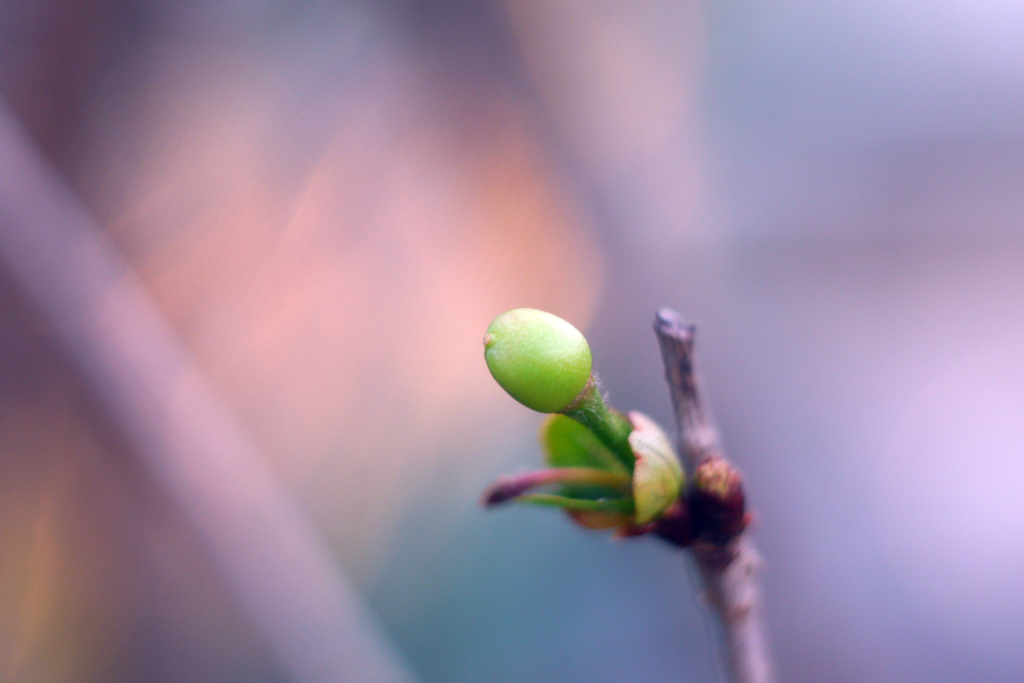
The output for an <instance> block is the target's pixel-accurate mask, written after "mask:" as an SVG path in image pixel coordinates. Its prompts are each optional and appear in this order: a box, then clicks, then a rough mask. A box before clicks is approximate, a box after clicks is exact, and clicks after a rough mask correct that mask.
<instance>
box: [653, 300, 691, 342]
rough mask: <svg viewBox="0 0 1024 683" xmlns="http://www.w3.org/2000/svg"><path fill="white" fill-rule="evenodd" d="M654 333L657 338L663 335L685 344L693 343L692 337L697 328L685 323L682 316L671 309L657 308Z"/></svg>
mask: <svg viewBox="0 0 1024 683" xmlns="http://www.w3.org/2000/svg"><path fill="white" fill-rule="evenodd" d="M654 331H655V332H657V333H658V335H659V336H661V335H665V336H669V337H674V338H676V339H679V340H681V341H684V342H686V343H693V336H694V334H695V333H696V331H697V326H696V325H694V324H693V323H688V322H686V320H685V319H684V318H683V316H681V315H680V314H679V313H677V312H676V311H673V310H672V309H671V308H659V309H658V312H657V314H656V315H655V316H654Z"/></svg>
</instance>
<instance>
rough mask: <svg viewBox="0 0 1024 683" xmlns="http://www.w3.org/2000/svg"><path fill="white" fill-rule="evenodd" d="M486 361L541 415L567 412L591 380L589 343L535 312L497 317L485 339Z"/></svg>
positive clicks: (517, 311)
mask: <svg viewBox="0 0 1024 683" xmlns="http://www.w3.org/2000/svg"><path fill="white" fill-rule="evenodd" d="M484 358H485V359H486V360H487V367H488V369H490V371H491V375H493V376H494V379H495V380H496V381H497V382H498V384H500V385H501V386H502V388H503V389H504V390H505V391H507V392H508V393H509V394H510V395H511V396H512V398H514V399H515V400H517V401H519V402H520V403H522V404H523V405H524V406H526V407H527V408H532V409H533V410H537V411H540V412H542V413H557V412H561V411H562V410H565V408H566V407H568V406H569V405H570V404H571V403H572V402H573V401H574V400H575V399H576V397H577V396H579V394H580V392H582V391H583V390H584V389H585V388H586V386H587V383H588V382H589V381H590V369H591V357H590V346H588V345H587V340H586V339H584V337H583V335H582V334H581V333H580V331H579V330H577V329H576V328H575V327H573V326H572V325H570V324H569V323H567V322H566V321H564V320H562V319H561V318H559V317H558V316H555V315H551V314H550V313H545V312H544V311H538V310H536V309H534V308H517V309H515V310H513V311H508V312H507V313H502V314H501V315H499V316H498V317H497V318H495V319H494V321H493V322H492V323H491V324H490V326H489V327H488V328H487V334H486V336H484Z"/></svg>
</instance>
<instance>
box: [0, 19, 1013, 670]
mask: <svg viewBox="0 0 1024 683" xmlns="http://www.w3.org/2000/svg"><path fill="white" fill-rule="evenodd" d="M0 96H2V99H3V101H4V102H5V103H6V106H7V107H9V108H10V117H11V120H12V121H13V122H15V124H16V125H17V126H19V127H20V130H22V131H24V132H25V133H26V134H27V135H28V136H29V137H30V139H31V141H32V144H33V145H34V147H35V151H36V153H37V154H38V155H39V156H40V158H42V159H44V160H45V161H46V162H47V163H48V164H49V165H50V167H51V168H52V169H53V170H54V172H55V173H56V174H57V176H58V177H59V178H60V179H61V182H63V183H64V184H65V185H66V187H67V188H70V190H71V191H72V192H73V193H74V194H75V195H76V196H77V197H78V198H79V199H80V200H81V202H82V203H83V205H84V208H85V210H86V212H87V213H88V215H89V216H91V217H92V218H93V219H94V220H95V223H96V225H97V226H98V227H99V229H100V231H101V232H102V234H104V235H106V236H109V237H110V238H111V240H112V245H113V247H114V249H116V251H117V252H118V253H120V254H122V255H123V256H124V257H125V259H126V261H127V264H128V265H129V267H130V270H131V272H133V273H134V275H135V276H137V277H138V279H139V281H140V283H141V285H142V287H143V289H144V291H146V292H148V294H149V295H151V296H152V301H153V302H154V304H155V309H156V310H157V311H159V313H160V315H161V316H163V318H165V319H166V321H167V322H168V323H169V329H170V330H171V331H172V334H173V336H174V337H175V338H176V339H178V340H180V341H181V342H182V343H183V345H184V348H185V349H186V350H187V353H188V354H189V357H190V358H191V359H193V360H194V362H195V363H196V365H197V367H198V368H199V369H200V370H201V372H202V374H203V377H204V378H205V380H206V381H208V382H209V384H210V386H212V387H213V390H214V392H215V393H216V395H217V396H218V400H219V401H220V402H221V403H218V405H223V406H226V407H227V409H228V410H229V411H230V413H231V414H232V415H234V416H236V417H237V419H238V421H239V423H240V425H241V428H242V430H243V431H244V433H245V434H246V435H247V437H248V438H251V439H252V442H253V443H254V444H255V445H256V450H257V452H258V455H259V458H260V459H261V460H260V462H261V463H263V462H264V461H265V464H266V466H267V467H268V468H269V472H270V473H271V481H270V483H269V484H267V486H268V487H269V488H268V490H272V491H273V492H274V495H278V494H281V496H283V499H286V500H287V501H288V504H289V505H294V506H295V508H296V509H297V510H299V511H300V516H301V518H302V520H303V524H306V523H309V524H310V525H311V527H312V529H314V531H315V536H316V539H318V542H323V543H324V545H325V547H326V548H327V549H328V550H329V559H328V560H327V563H328V564H330V565H331V567H332V571H334V570H337V572H338V574H339V576H341V577H343V578H341V579H339V580H340V581H343V582H345V585H348V584H351V586H353V587H354V589H355V590H356V591H357V592H358V594H359V595H360V596H362V599H363V600H365V605H364V607H365V608H366V610H367V611H368V612H370V613H372V614H373V615H374V616H373V617H372V621H373V623H374V624H378V625H379V634H380V635H379V638H380V640H382V641H385V642H386V643H389V645H388V646H387V647H391V648H393V650H389V652H394V653H398V654H396V655H393V656H395V657H396V658H398V659H400V660H401V661H402V662H403V666H407V667H408V669H409V670H410V671H412V672H413V676H415V677H416V678H418V679H419V680H422V681H426V682H430V683H459V682H463V681H465V682H470V681H473V682H479V681H495V682H503V681H508V682H513V681H537V680H540V681H547V680H556V679H557V680H564V681H587V682H588V683H599V682H602V681H609V682H610V681H622V680H627V679H628V680H634V681H644V682H647V681H650V682H652V683H654V682H659V681H666V682H667V681H678V680H687V681H717V680H721V674H720V673H719V672H718V666H717V663H716V655H715V648H716V647H717V645H716V636H715V634H714V633H713V632H712V630H711V629H710V624H709V622H708V621H707V620H706V619H705V617H704V616H703V612H702V610H701V608H700V606H699V601H698V600H697V599H696V598H695V596H694V589H693V586H692V585H691V582H690V578H689V576H688V573H687V567H686V565H685V562H684V561H683V560H682V558H681V557H679V556H677V555H676V554H674V553H673V552H671V551H670V550H668V549H667V548H661V547H659V546H658V545H657V544H656V543H655V542H654V541H650V540H641V541H637V542H635V543H634V542H630V543H611V542H609V541H608V540H607V539H606V538H603V537H601V536H600V535H597V534H594V535H586V534H583V533H582V532H580V531H579V530H578V529H575V528H573V527H571V526H570V525H569V524H567V523H566V522H565V520H564V519H563V518H562V517H561V516H559V515H556V514H551V513H550V512H538V511H535V510H508V511H501V512H494V513H484V512H483V511H482V510H481V509H480V508H479V507H478V505H477V500H478V496H479V493H480V491H481V490H482V488H483V487H484V486H485V485H486V484H487V483H488V482H489V481H490V480H491V479H493V478H494V477H495V476H496V475H498V474H499V473H501V472H503V471H507V470H514V469H517V468H527V467H532V466H535V465H536V464H537V463H538V462H539V453H538V448H537V446H536V443H535V436H534V434H535V431H536V427H537V425H538V424H539V421H540V416H539V415H537V414H534V413H531V412H530V411H528V410H526V409H525V408H522V407H520V406H519V405H518V404H516V403H515V402H514V401H512V400H511V399H510V398H508V397H507V396H505V395H504V394H503V393H502V392H501V390H500V389H499V388H498V387H497V386H496V385H495V384H494V383H493V381H492V380H491V379H490V377H489V375H488V374H487V371H486V367H485V365H484V363H483V359H482V353H481V344H480V339H481V337H482V334H483V331H484V329H485V328H486V326H487V323H488V322H489V321H490V320H491V319H492V318H493V317H494V316H495V315H497V314H498V313H500V312H502V311H504V310H506V309H509V308H513V307H519V306H531V307H537V308H543V309H546V310H550V311H552V312H554V313H556V314H558V315H561V316H563V317H565V318H567V319H568V320H570V321H571V322H573V323H574V324H576V325H577V326H578V327H580V328H581V329H583V330H584V331H585V332H586V333H587V336H588V338H589V339H590V342H591V346H592V347H593V351H594V356H595V366H596V368H597V370H598V371H599V372H600V373H601V374H602V377H603V378H604V381H605V385H606V387H607V388H608V390H609V391H610V394H611V400H612V402H613V403H614V404H615V405H616V406H618V407H620V408H622V409H632V408H636V409H640V410H643V411H645V412H648V413H650V414H651V415H652V416H654V417H656V418H657V419H659V420H660V421H662V423H663V424H666V425H669V424H671V418H670V406H669V401H668V393H667V389H666V388H665V386H664V384H663V380H662V371H661V368H660V357H659V355H658V350H657V345H656V343H655V340H654V337H653V334H652V333H651V330H650V322H651V320H652V319H653V313H654V310H655V309H656V308H657V307H659V306H671V307H673V308H676V309H678V310H680V311H682V312H683V313H684V314H686V315H688V316H690V317H692V318H694V319H695V320H696V321H697V323H698V324H699V325H700V336H699V339H698V344H699V347H698V349H699V351H698V354H699V360H700V362H701V363H702V370H703V374H704V379H705V383H706V384H707V386H708V388H709V394H710V399H711V400H712V402H713V404H714V408H715V413H716V416H717V419H718V422H719V425H720V427H721V429H722V432H723V435H724V440H725V444H726V446H727V448H728V449H729V451H730V453H731V455H732V457H733V458H734V459H735V460H736V461H737V463H738V464H739V465H740V467H741V468H742V469H743V470H744V471H745V472H746V475H747V477H748V481H749V489H750V497H751V500H752V504H753V506H754V508H755V510H756V512H757V514H758V523H757V525H756V527H755V529H754V533H755V534H756V538H757V541H758V543H759V545H760V547H761V550H762V552H763V554H764V555H765V558H766V559H765V562H766V568H765V577H766V586H765V588H766V598H767V603H768V612H769V618H770V629H771V639H772V641H773V643H774V646H775V648H776V652H777V656H778V664H779V669H780V673H781V678H782V680H790V681H821V680H828V681H837V682H842V681H864V680H869V681H910V682H912V681H963V680H985V681H1016V680H1019V677H1020V672H1021V671H1022V670H1024V583H1022V581H1021V576H1022V575H1024V9H1022V6H1019V5H1018V4H1015V3H1010V2H1001V1H1000V0H986V1H983V2H970V3H969V2H961V1H960V0H943V1H942V2H940V3H938V4H925V3H919V2H911V3H902V4H900V5H899V6H890V5H885V4H879V3H857V2H852V1H851V0H836V1H834V2H826V3H820V2H819V3H812V2H797V3H790V4H788V5H778V4H777V3H769V2H761V1H755V2H744V3H734V2H697V1H687V2H682V3H680V2H658V1H653V0H652V1H650V2H634V3H608V2H578V1H577V2H573V1H571V0H546V1H541V0H505V1H503V2H502V1H499V0H481V1H478V2H470V1H468V0H466V1H458V0H452V1H448V2H416V1H414V0H405V1H399V0H395V1H384V2H369V1H364V2H337V3H327V2H300V3H289V2H274V1H271V0H264V1H262V2H254V1H249V0H234V1H228V0H216V1H214V2H208V3H198V2H163V1H161V0H84V1H81V2H79V1H71V2H62V3H57V2H46V1H43V2H34V3H29V2H18V1H15V0H10V1H7V2H0ZM0 167H4V169H5V172H6V173H7V174H8V175H9V177H21V176H22V169H21V167H20V166H18V161H17V160H16V159H14V158H12V157H8V158H6V159H5V158H3V157H0ZM24 177H26V178H28V177H29V176H28V175H25V176H24ZM24 182H25V183H26V184H27V183H29V182H30V181H29V180H25V181H24ZM0 203H2V202H0ZM2 209H3V207H0V220H5V221H6V223H5V224H4V226H3V227H4V229H5V230H14V231H16V230H22V229H24V230H31V229H32V226H30V225H22V224H17V223H16V221H14V220H13V219H11V218H10V215H12V214H8V213H4V212H3V210H2ZM15 270H16V268H12V267H11V265H10V263H9V262H5V265H3V266H2V267H0V353H2V357H3V358H4V361H3V362H2V363H0V680H4V681H17V682H19V683H20V682H22V681H24V682H29V681H31V682H39V683H51V682H52V683H58V682H65V681H67V682H72V681H75V682H79V681H81V682H90V681H97V682H98V681H168V682H171V681H286V680H295V673H294V671H293V670H292V669H290V668H289V667H288V666H286V665H284V664H282V658H281V655H280V653H279V652H278V650H276V649H275V648H274V646H273V644H272V643H271V642H270V641H272V640H273V634H272V633H270V634H269V635H268V632H267V630H266V628H265V625H264V622H262V621H260V619H259V618H258V617H254V615H253V611H252V608H251V606H248V607H247V606H245V605H243V604H242V603H243V602H244V600H243V599H241V598H240V597H239V592H238V590H237V586H236V585H235V583H233V581H234V579H232V578H231V576H230V575H228V574H225V572H224V571H223V566H222V565H221V564H219V560H215V559H211V558H217V557H221V555H219V554H218V552H219V551H218V548H217V547H216V546H217V544H218V543H221V542H223V540H224V539H229V540H230V539H231V538H232V535H231V529H230V528H221V529H220V533H221V534H222V535H221V536H210V535H209V534H206V533H205V532H203V531H202V529H203V526H202V524H201V523H200V524H199V525H198V526H197V524H196V522H195V520H194V518H193V517H190V513H189V511H188V509H187V508H188V505H189V503H188V501H187V500H182V499H179V498H176V497H175V495H174V494H173V489H170V488H168V487H167V486H166V485H165V483H163V482H162V481H161V476H160V474H159V472H158V471H157V470H154V469H152V468H151V467H148V466H147V465H144V464H141V463H143V462H148V461H145V460H144V459H143V458H141V456H140V453H139V452H138V451H139V446H138V445H137V442H136V441H133V438H129V437H128V436H126V434H130V433H133V425H131V424H125V422H124V420H123V418H118V417H116V416H114V417H112V413H111V411H110V409H109V406H108V404H107V403H105V401H106V399H105V398H104V396H105V394H104V383H103V379H102V377H100V378H99V379H97V376H96V375H95V374H89V373H88V372H84V371H83V369H82V367H81V360H80V359H79V358H78V357H77V356H75V353H74V351H73V350H71V351H69V349H68V347H67V343H66V341H62V339H63V338H62V337H61V336H60V335H59V334H57V333H56V332H55V328H56V327H59V325H55V323H54V320H53V319H52V317H49V316H48V315H47V314H45V313H44V312H43V308H42V307H41V305H40V303H39V301H37V300H36V299H35V298H34V296H33V294H32V293H31V291H29V290H28V289H26V287H25V286H24V284H23V283H22V282H21V280H19V276H15V275H14V274H13V273H14V271H15ZM120 310H121V309H117V308H116V307H115V308H114V309H112V310H111V311H110V312H109V313H110V314H111V315H112V316H114V318H115V322H116V318H117V316H118V315H120V314H123V311H121V312H120V313H119V311H120ZM128 322H129V323H130V321H128ZM172 379H173V378H172ZM171 384H173V382H172V383H171ZM167 391H168V392H173V391H179V392H180V391H183V390H182V389H181V388H180V387H178V386H177V385H174V386H170V385H169V386H168V388H167ZM178 400H180V401H182V402H183V403H184V404H188V402H189V395H188V393H187V392H186V393H184V394H179V395H178ZM139 429H142V427H139ZM222 481H223V482H226V483H224V486H230V485H231V484H230V482H231V481H232V479H231V476H230V475H226V477H225V478H224V479H223V480H222ZM224 494H225V496H228V498H230V496H229V495H228V494H229V492H228V491H224ZM268 495H269V494H268ZM303 528H305V527H303ZM235 541H236V542H237V543H238V544H239V545H240V546H244V545H245V541H244V540H239V539H235ZM282 561H283V560H282ZM271 597H273V598H274V599H277V600H280V601H281V602H284V603H288V602H289V601H290V600H291V596H290V595H288V594H284V593H282V594H281V595H278V596H271ZM307 597H308V598H309V599H312V600H314V601H315V600H316V596H315V595H312V596H307ZM377 637H378V636H377V635H375V636H374V638H377ZM316 640H317V639H316V634H313V635H312V636H311V637H310V641H309V643H310V644H309V647H310V649H311V651H312V650H313V649H315V648H317V647H330V643H321V644H320V645H317V642H316ZM389 656H390V655H389ZM340 680H353V681H363V680H367V681H370V680H375V679H374V678H373V677H372V676H370V677H367V676H365V675H361V674H358V675H357V674H355V673H353V674H351V675H350V676H341V678H340Z"/></svg>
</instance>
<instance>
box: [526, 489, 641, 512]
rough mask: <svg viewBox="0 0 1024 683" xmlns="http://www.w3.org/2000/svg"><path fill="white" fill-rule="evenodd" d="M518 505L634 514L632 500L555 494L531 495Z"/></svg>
mask: <svg viewBox="0 0 1024 683" xmlns="http://www.w3.org/2000/svg"><path fill="white" fill-rule="evenodd" d="M515 501H516V502H517V503H533V504H534V505H546V506H549V507H558V508H562V509H563V510H586V511H593V512H618V513H622V514H627V515H628V514H633V499H632V498H597V499H594V500H590V499H585V498H570V497H568V496H560V495H558V494H555V493H530V494H527V495H525V496H520V497H519V498H516V499H515Z"/></svg>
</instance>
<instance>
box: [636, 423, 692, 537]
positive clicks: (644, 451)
mask: <svg viewBox="0 0 1024 683" xmlns="http://www.w3.org/2000/svg"><path fill="white" fill-rule="evenodd" d="M628 417H629V420H630V422H632V423H633V431H632V432H630V434H629V445H630V446H632V447H633V454H634V455H635V456H636V465H635V466H634V468H633V499H634V500H635V501H636V516H635V518H634V521H635V522H636V524H646V523H647V522H650V521H651V520H653V519H655V518H656V517H657V516H658V515H660V514H661V513H662V512H664V511H665V510H666V509H668V508H669V507H670V506H671V505H672V504H673V503H674V502H676V500H677V499H678V498H679V492H680V491H681V490H682V487H683V480H684V479H685V475H684V474H683V468H682V467H681V466H680V465H679V459H678V458H676V455H675V453H674V452H673V451H672V446H671V444H669V440H668V437H667V436H665V432H663V431H662V430H661V427H659V426H658V425H657V424H656V423H655V422H654V420H652V419H651V418H649V417H647V416H646V415H644V414H643V413H638V412H636V411H633V412H631V413H629V415H628Z"/></svg>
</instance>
